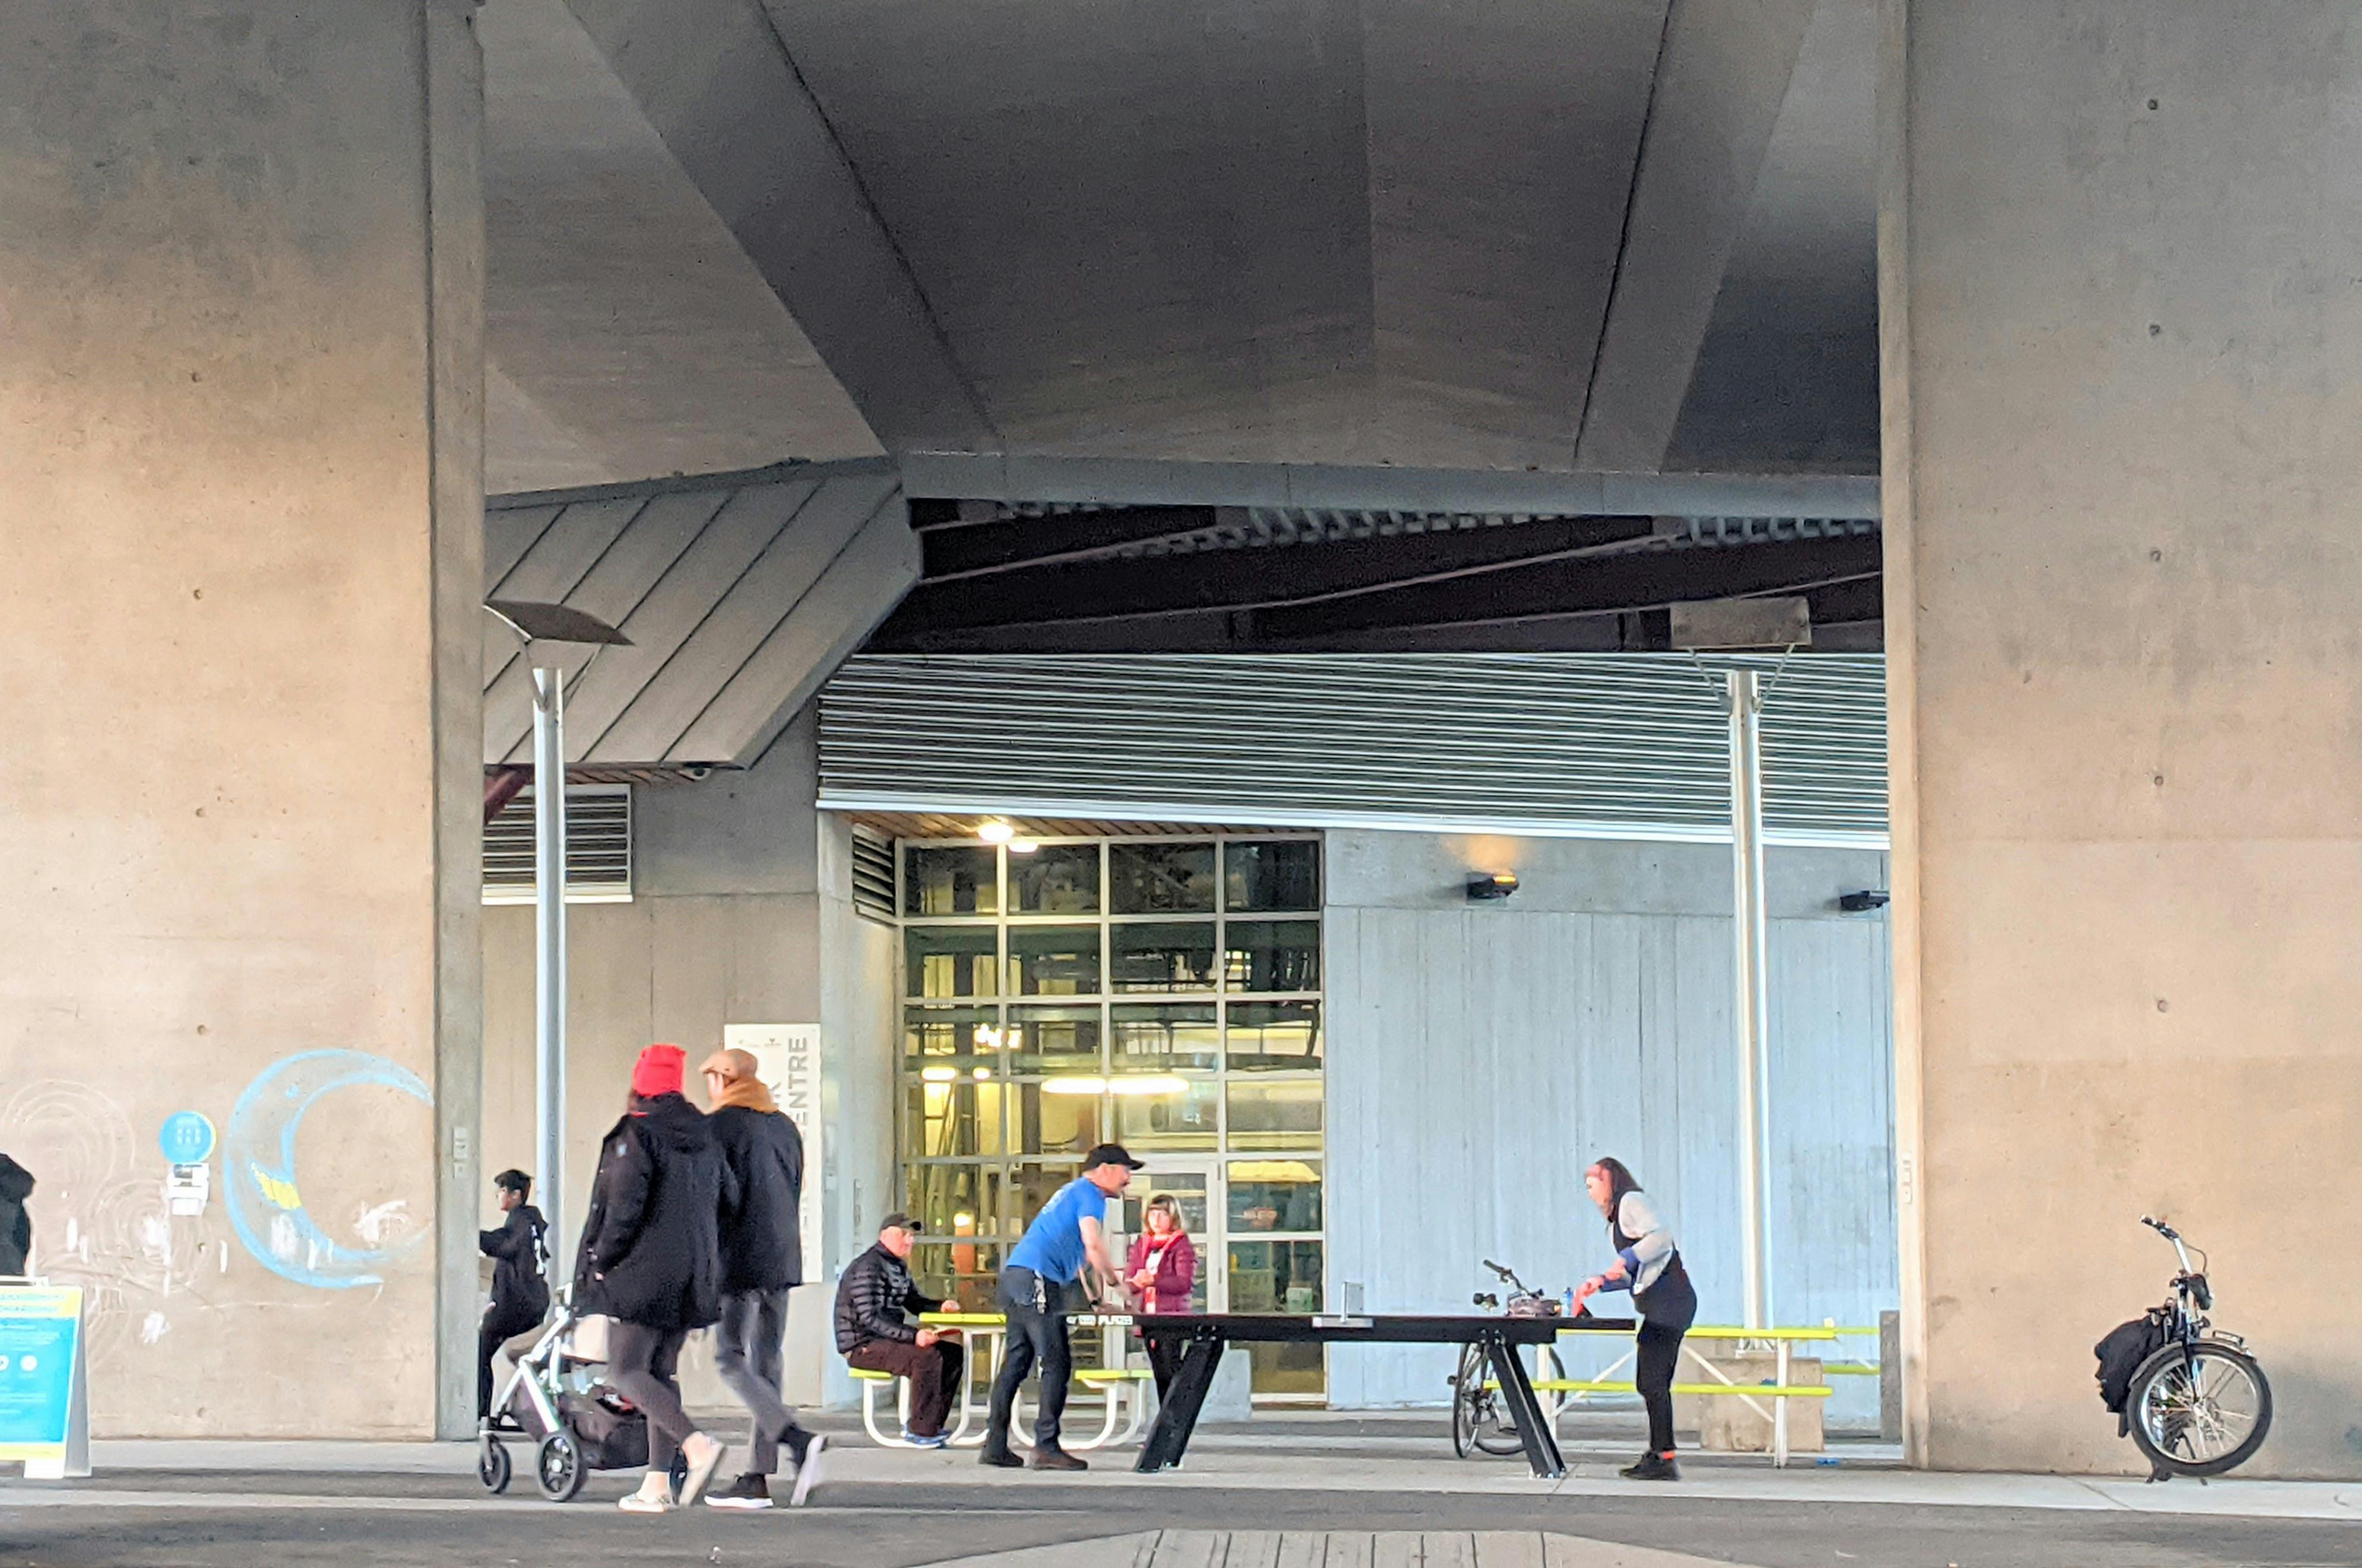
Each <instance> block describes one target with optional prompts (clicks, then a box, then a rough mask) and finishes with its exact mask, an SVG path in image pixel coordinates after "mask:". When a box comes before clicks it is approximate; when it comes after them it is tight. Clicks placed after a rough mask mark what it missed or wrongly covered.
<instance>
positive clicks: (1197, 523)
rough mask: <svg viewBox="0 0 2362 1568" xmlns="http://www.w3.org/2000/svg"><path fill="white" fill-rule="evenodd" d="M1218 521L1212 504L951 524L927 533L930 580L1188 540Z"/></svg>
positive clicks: (1125, 509)
mask: <svg viewBox="0 0 2362 1568" xmlns="http://www.w3.org/2000/svg"><path fill="white" fill-rule="evenodd" d="M1216 519H1217V513H1216V511H1215V509H1214V508H1213V507H1210V506H1127V507H1120V508H1111V509H1109V510H1105V511H1097V512H1063V513H1052V514H1051V515H1049V516H1046V517H1009V518H1003V519H1000V520H999V521H995V522H989V523H952V524H945V525H939V526H936V527H932V528H929V529H927V530H925V532H924V534H923V535H922V543H923V548H924V552H925V557H926V575H927V580H928V581H930V582H934V581H940V580H944V579H946V578H958V577H971V576H978V575H982V574H984V573H988V572H1005V571H1008V570H1009V569H1011V568H1014V567H1022V566H1041V565H1047V564H1048V563H1050V562H1052V561H1055V560H1059V559H1072V558H1077V557H1080V556H1083V555H1087V554H1089V553H1091V552H1093V551H1098V550H1105V549H1108V548H1109V547H1112V546H1116V545H1135V544H1144V543H1148V542H1150V541H1155V540H1171V539H1186V538H1187V537H1189V536H1191V535H1193V534H1202V533H1204V532H1206V530H1208V529H1209V528H1211V527H1213V526H1214V525H1215V522H1216Z"/></svg>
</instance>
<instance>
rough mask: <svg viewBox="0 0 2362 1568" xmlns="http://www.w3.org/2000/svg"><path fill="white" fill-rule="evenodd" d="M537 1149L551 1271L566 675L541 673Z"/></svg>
mask: <svg viewBox="0 0 2362 1568" xmlns="http://www.w3.org/2000/svg"><path fill="white" fill-rule="evenodd" d="M533 900H534V954H533V956H534V971H533V992H534V1059H535V1067H536V1077H535V1095H534V1122H533V1125H534V1147H535V1152H536V1155H537V1157H538V1158H539V1160H540V1162H541V1169H540V1171H539V1172H537V1173H536V1175H535V1180H536V1182H537V1183H538V1186H539V1188H540V1196H541V1212H542V1216H543V1218H544V1219H545V1220H547V1221H548V1225H549V1275H550V1283H551V1285H552V1286H556V1285H557V1284H558V1283H560V1281H561V1271H562V1268H563V1264H561V1263H560V1261H559V1260H560V1259H561V1258H563V1257H564V1256H565V1255H566V1244H565V1235H566V1231H565V1224H564V1220H563V1210H564V1209H565V1205H566V672H565V671H564V670H560V669H547V668H539V667H536V668H535V669H534V672H533Z"/></svg>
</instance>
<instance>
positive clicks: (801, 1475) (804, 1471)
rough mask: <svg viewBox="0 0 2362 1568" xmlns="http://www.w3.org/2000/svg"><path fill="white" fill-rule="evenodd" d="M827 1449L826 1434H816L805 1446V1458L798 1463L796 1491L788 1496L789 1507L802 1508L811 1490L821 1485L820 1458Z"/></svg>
mask: <svg viewBox="0 0 2362 1568" xmlns="http://www.w3.org/2000/svg"><path fill="white" fill-rule="evenodd" d="M827 1447H828V1434H827V1433H825V1432H814V1433H813V1434H812V1440H811V1442H809V1443H806V1444H805V1445H804V1456H803V1457H802V1458H801V1459H800V1460H798V1461H797V1462H796V1489H795V1490H794V1491H793V1492H791V1493H789V1496H788V1507H791V1508H800V1507H803V1506H804V1499H805V1498H807V1497H809V1496H811V1489H812V1488H813V1487H815V1486H817V1485H820V1469H821V1465H820V1456H821V1454H822V1451H824V1450H825V1449H826V1448H827Z"/></svg>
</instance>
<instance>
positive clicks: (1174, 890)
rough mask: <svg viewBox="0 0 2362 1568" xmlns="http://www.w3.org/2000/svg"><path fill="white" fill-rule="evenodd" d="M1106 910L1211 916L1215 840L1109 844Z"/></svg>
mask: <svg viewBox="0 0 2362 1568" xmlns="http://www.w3.org/2000/svg"><path fill="white" fill-rule="evenodd" d="M1108 893H1109V900H1108V906H1109V908H1110V909H1112V910H1113V911H1115V912H1116V913H1117V914H1211V913H1213V912H1214V841H1213V840H1212V839H1196V840H1191V841H1188V842H1186V843H1182V844H1125V843H1122V842H1121V841H1120V840H1119V841H1118V842H1116V843H1114V844H1110V845H1108Z"/></svg>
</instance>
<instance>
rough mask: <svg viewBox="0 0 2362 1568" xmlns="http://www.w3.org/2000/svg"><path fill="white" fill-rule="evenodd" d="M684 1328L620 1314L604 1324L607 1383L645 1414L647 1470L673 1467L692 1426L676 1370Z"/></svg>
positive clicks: (658, 1471)
mask: <svg viewBox="0 0 2362 1568" xmlns="http://www.w3.org/2000/svg"><path fill="white" fill-rule="evenodd" d="M688 1338H689V1331H688V1330H686V1329H652V1328H650V1327H648V1326H647V1325H646V1324H645V1323H627V1322H625V1321H624V1320H622V1319H621V1318H618V1319H616V1320H613V1322H612V1323H610V1324H609V1325H608V1328H607V1382H608V1384H609V1385H610V1386H613V1388H614V1390H615V1392H616V1393H618V1394H621V1395H622V1396H623V1397H624V1398H626V1399H629V1400H630V1401H631V1402H632V1404H633V1405H634V1406H635V1408H637V1409H638V1410H639V1411H640V1413H641V1414H642V1415H644V1416H646V1417H647V1419H648V1474H651V1475H662V1474H666V1473H667V1472H668V1471H669V1470H671V1469H672V1456H673V1455H674V1454H676V1453H679V1452H680V1445H681V1444H682V1443H684V1442H687V1441H689V1439H690V1434H691V1433H693V1432H695V1431H696V1430H697V1427H696V1425H695V1424H694V1423H693V1422H691V1421H690V1419H689V1412H688V1411H686V1410H684V1409H682V1408H680V1384H679V1382H678V1381H677V1380H676V1379H675V1377H674V1373H675V1372H676V1370H678V1368H679V1365H680V1347H681V1342H682V1341H684V1340H686V1339H688Z"/></svg>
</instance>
